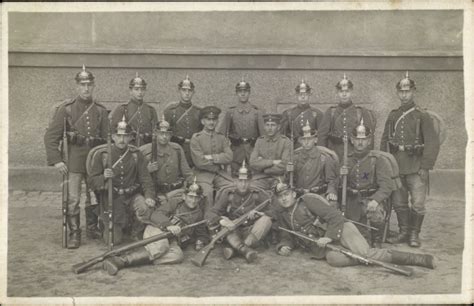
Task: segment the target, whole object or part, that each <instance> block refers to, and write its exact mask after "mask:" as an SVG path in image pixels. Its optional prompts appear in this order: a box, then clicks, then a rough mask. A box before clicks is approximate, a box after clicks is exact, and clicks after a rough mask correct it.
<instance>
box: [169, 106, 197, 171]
mask: <svg viewBox="0 0 474 306" xmlns="http://www.w3.org/2000/svg"><path fill="white" fill-rule="evenodd" d="M200 111H201V108H200V107H198V106H196V105H194V104H191V103H189V104H186V103H183V102H172V103H170V104H169V105H168V106H167V107H166V108H165V110H164V111H163V112H164V115H165V119H166V121H168V122H169V124H170V126H171V129H172V130H173V137H172V141H173V142H176V143H178V144H180V145H181V146H182V147H183V149H184V153H185V154H186V159H187V160H188V164H189V165H190V166H191V167H193V166H194V163H193V160H192V157H191V149H190V147H189V146H190V145H189V141H190V140H191V137H192V136H193V134H194V133H197V132H199V131H201V130H202V128H203V127H202V124H201V120H200V119H199V114H200Z"/></svg>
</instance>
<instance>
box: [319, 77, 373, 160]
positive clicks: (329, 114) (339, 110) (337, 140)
mask: <svg viewBox="0 0 474 306" xmlns="http://www.w3.org/2000/svg"><path fill="white" fill-rule="evenodd" d="M353 88H354V84H353V83H352V81H351V80H349V79H348V78H347V77H346V74H345V73H344V77H343V78H342V80H340V81H339V82H338V83H337V84H336V92H337V98H338V104H337V105H336V106H331V107H329V108H328V109H327V110H326V112H325V113H324V116H323V119H322V121H321V125H320V127H319V140H318V145H320V146H323V147H327V148H329V149H331V150H333V151H335V152H336V153H337V156H338V157H339V160H340V161H342V160H343V156H344V142H343V137H344V135H347V136H348V138H349V136H350V133H351V132H352V130H353V129H354V128H355V127H356V126H357V125H358V124H359V123H360V121H361V120H362V119H364V122H365V125H366V126H368V127H369V128H370V129H371V130H372V131H375V126H376V123H377V120H376V117H375V115H374V113H373V112H372V111H371V110H368V109H367V108H365V107H362V106H358V105H355V104H354V103H353V102H352V90H353ZM371 149H373V144H371Z"/></svg>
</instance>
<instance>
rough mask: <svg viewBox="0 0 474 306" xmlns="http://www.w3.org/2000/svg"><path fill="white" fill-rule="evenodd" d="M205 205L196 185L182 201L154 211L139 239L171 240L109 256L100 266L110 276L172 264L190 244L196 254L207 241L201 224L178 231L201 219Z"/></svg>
mask: <svg viewBox="0 0 474 306" xmlns="http://www.w3.org/2000/svg"><path fill="white" fill-rule="evenodd" d="M206 207H207V203H206V198H205V197H204V196H203V192H202V188H201V186H199V185H198V184H196V182H194V183H193V184H191V185H190V186H189V187H188V188H187V189H186V190H185V192H184V193H183V196H182V198H172V199H170V200H169V201H167V202H165V203H164V204H163V205H161V206H160V207H159V208H157V209H156V210H155V211H154V212H153V213H152V215H151V218H150V220H151V221H150V224H149V225H148V226H147V227H146V228H145V232H144V234H143V239H146V238H149V237H152V236H155V235H159V234H162V233H164V232H171V233H172V234H173V235H174V237H173V238H169V239H162V240H159V241H156V242H152V243H149V244H147V245H146V246H144V247H140V248H138V249H135V250H133V251H132V252H131V253H128V254H126V255H120V256H113V257H111V258H108V259H106V260H105V261H104V263H103V265H102V267H103V269H104V270H106V271H107V272H108V273H109V274H110V275H116V274H117V272H118V271H119V270H121V269H123V268H125V267H131V266H140V265H146V264H151V263H153V264H155V265H161V264H176V263H181V262H182V261H183V259H184V254H183V250H182V249H184V248H185V247H187V246H189V245H193V244H194V248H195V249H196V250H197V251H198V250H200V249H201V248H202V247H203V246H204V245H206V244H207V243H208V242H209V234H208V232H207V228H206V225H205V224H201V225H198V226H196V227H193V228H192V229H189V230H187V231H185V232H182V231H181V229H182V228H183V227H184V226H186V225H190V224H193V223H196V222H199V221H202V220H203V219H204V213H205V211H206Z"/></svg>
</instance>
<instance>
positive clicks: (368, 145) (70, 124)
mask: <svg viewBox="0 0 474 306" xmlns="http://www.w3.org/2000/svg"><path fill="white" fill-rule="evenodd" d="M94 79H95V78H94V75H93V74H92V73H91V72H90V71H88V70H86V69H85V67H83V69H82V71H80V72H79V73H78V74H77V75H76V78H75V80H76V83H77V90H78V96H77V97H76V98H74V99H69V100H66V101H64V102H63V103H61V104H60V105H59V106H58V107H57V108H56V110H55V113H54V116H53V118H52V120H51V122H50V124H49V127H48V129H47V131H46V134H45V137H44V142H45V147H46V153H47V162H48V165H51V166H54V167H56V168H57V169H58V170H59V171H60V172H61V173H62V174H63V175H64V176H65V177H68V187H69V188H68V190H67V209H66V216H65V217H66V220H67V226H68V229H69V233H68V237H67V238H68V241H67V248H71V249H74V248H78V247H80V245H81V228H80V227H81V226H80V217H79V216H80V210H79V202H80V196H81V186H82V182H83V181H85V182H86V189H87V191H86V195H87V196H88V198H89V197H90V190H92V191H93V192H94V195H95V198H96V202H97V203H98V205H94V204H95V203H94V204H93V203H92V202H93V201H90V200H89V201H87V202H86V207H85V210H86V213H85V217H86V234H87V236H88V238H94V239H97V238H101V237H102V238H103V239H104V241H105V243H107V244H112V245H113V244H115V245H118V244H120V243H123V242H124V241H125V237H126V235H129V236H130V237H131V238H132V239H136V240H139V239H146V238H149V237H153V236H155V235H159V234H161V233H163V232H170V233H172V234H173V237H174V238H171V239H162V240H159V241H155V242H152V243H149V244H147V245H145V246H143V247H140V248H138V249H135V250H133V251H131V252H128V253H126V254H121V255H119V256H114V257H111V258H108V259H107V260H105V261H104V263H103V268H104V269H105V270H107V271H108V273H109V274H111V275H115V274H116V273H117V272H118V270H120V269H122V268H124V267H126V266H134V265H142V264H150V263H154V264H163V263H178V262H181V261H182V260H183V257H184V255H183V251H182V249H183V248H184V247H186V246H187V245H189V244H191V245H193V246H194V248H195V250H196V251H198V252H199V251H200V250H201V249H202V248H203V247H204V246H206V245H207V244H208V243H209V242H210V241H211V239H212V237H213V234H215V233H216V232H218V231H219V229H222V228H225V229H227V230H228V232H229V233H228V234H227V235H226V237H225V241H223V246H222V249H223V255H224V257H225V258H226V259H230V258H232V257H233V256H235V255H241V256H243V257H244V258H245V259H246V260H247V261H248V262H249V263H250V262H253V261H254V260H255V259H256V258H257V251H256V250H255V248H256V247H257V246H260V245H267V246H273V247H275V248H276V251H277V253H278V254H280V255H283V256H288V255H290V253H291V251H292V250H293V249H294V248H296V247H301V248H303V249H305V250H308V251H310V252H312V254H313V255H314V256H315V257H316V258H319V259H323V258H326V260H327V261H328V263H329V264H330V265H332V266H347V265H354V264H357V263H358V262H357V261H356V260H354V259H353V258H351V257H348V256H346V255H344V254H341V253H339V252H334V251H331V250H330V249H328V248H327V246H328V244H336V245H342V246H343V247H344V248H346V249H349V250H351V251H352V252H354V253H356V254H359V255H361V256H364V257H367V258H373V259H377V260H380V261H384V262H391V263H396V264H401V265H419V266H423V267H428V268H434V259H433V256H431V255H425V254H415V253H408V252H400V251H396V250H388V249H383V248H381V246H382V242H384V241H383V237H382V236H383V232H384V229H385V225H386V224H385V223H386V222H387V216H388V215H390V214H391V209H392V205H393V208H394V210H395V212H396V215H397V219H398V225H399V232H398V234H397V235H392V236H391V237H389V238H388V242H390V243H394V244H395V243H408V245H409V246H411V247H419V246H420V244H421V243H420V238H419V233H420V230H421V227H422V223H423V219H424V216H425V214H426V209H425V199H426V194H427V190H428V173H429V170H431V169H432V168H433V166H434V164H435V161H436V158H437V155H438V151H439V146H440V144H439V140H438V137H437V135H436V131H435V130H434V125H433V121H432V118H431V117H430V116H429V115H428V114H427V113H426V112H425V111H424V110H422V109H421V108H419V107H418V106H417V105H416V104H415V102H414V94H415V90H416V86H415V82H414V81H413V80H412V79H410V78H409V76H408V74H407V75H406V76H405V78H403V79H402V80H400V81H399V82H398V83H397V85H396V89H397V93H398V97H399V99H400V102H401V106H400V107H399V108H398V109H395V110H393V111H391V112H390V114H389V116H388V119H387V122H386V123H385V127H384V131H383V136H382V141H381V145H380V150H381V151H385V152H388V153H390V154H392V155H393V157H394V159H393V160H396V163H397V166H398V168H399V175H400V179H399V181H400V180H401V184H400V186H399V185H397V184H396V183H395V178H394V177H393V171H391V169H392V168H393V166H394V165H392V164H390V159H387V158H386V156H387V154H388V153H386V154H385V155H384V154H376V153H375V152H380V151H377V150H373V149H374V147H375V145H374V131H375V129H376V118H375V116H374V113H373V112H372V111H370V110H368V109H366V108H364V107H361V106H357V105H355V104H354V103H353V102H352V99H351V94H352V91H353V87H354V86H353V83H352V82H351V81H350V80H349V79H348V78H347V77H346V75H344V77H343V79H342V80H341V81H339V82H338V83H337V84H336V91H337V97H338V99H339V101H338V104H337V105H336V106H331V107H330V108H329V109H328V110H327V111H326V112H324V113H323V112H321V111H320V110H319V109H317V108H315V107H314V106H313V105H311V104H310V97H311V93H312V88H311V87H310V85H309V84H308V83H307V82H305V81H304V80H303V81H301V83H300V84H298V85H297V86H296V88H295V94H296V100H297V104H296V106H294V107H292V108H290V109H288V110H286V111H284V112H283V114H276V113H264V112H263V111H262V109H260V108H259V107H257V106H256V105H254V104H252V103H251V102H250V101H249V100H250V93H251V87H250V84H249V83H248V82H246V81H244V80H243V79H242V81H240V82H238V83H237V85H236V87H235V92H236V100H237V101H236V105H235V106H232V107H230V108H229V109H228V110H227V111H226V112H225V115H223V116H221V115H220V113H221V110H220V109H219V108H218V107H216V106H206V107H199V106H197V105H195V104H193V102H192V97H193V94H194V89H195V86H194V84H193V82H192V81H191V80H190V79H189V77H188V76H186V78H185V79H184V80H183V81H181V82H180V83H179V84H178V93H179V97H180V100H179V102H171V103H169V104H168V105H167V106H166V108H165V109H164V111H163V115H162V116H161V118H160V119H158V116H157V113H156V110H155V109H154V108H153V107H152V106H150V105H149V104H147V103H146V102H145V101H144V97H145V94H146V89H147V83H146V81H145V80H144V79H143V78H142V77H140V76H138V74H137V75H136V77H134V78H133V79H132V80H131V81H130V84H129V88H130V101H129V102H128V103H125V104H122V105H119V106H117V107H116V108H115V109H114V110H113V111H112V112H111V113H110V114H109V113H108V111H107V109H106V108H105V107H104V106H103V105H101V104H100V103H98V102H96V101H95V100H94V99H93V91H94V87H95V83H94ZM220 117H221V120H219V118H220ZM64 135H66V136H67V137H66V138H64ZM108 139H109V141H108V145H105V143H107V140H108ZM110 139H111V140H112V141H110ZM64 141H66V142H67V152H62V151H61V147H63V146H61V142H64ZM63 151H64V150H63ZM65 153H67V154H65ZM64 155H67V157H68V158H67V160H65V159H64ZM110 182H111V183H110ZM110 187H112V188H110ZM109 198H110V200H111V201H112V202H113V203H112V206H113V208H112V211H113V214H110V211H108V208H107V207H106V206H107V204H106V203H108V200H109ZM409 200H410V204H409ZM265 201H266V202H267V204H268V205H266V206H265V208H264V209H261V210H255V207H256V206H257V205H259V204H261V203H263V202H265ZM389 203H391V204H392V205H388V204H389ZM241 217H245V218H246V219H247V221H246V222H245V223H244V225H242V226H236V224H235V222H234V221H235V220H236V219H238V218H241ZM201 220H207V222H206V223H200V224H199V225H197V226H195V227H192V228H191V229H187V230H184V231H182V230H181V229H182V228H183V227H185V226H187V225H190V224H194V223H196V222H198V221H201ZM281 228H286V229H288V230H291V231H295V232H298V233H301V234H303V235H308V237H312V238H315V242H316V243H309V242H308V241H305V240H302V239H300V238H298V237H296V236H294V235H291V234H290V233H289V232H287V231H281V230H279V229H281ZM110 231H112V232H110ZM363 234H364V235H363Z"/></svg>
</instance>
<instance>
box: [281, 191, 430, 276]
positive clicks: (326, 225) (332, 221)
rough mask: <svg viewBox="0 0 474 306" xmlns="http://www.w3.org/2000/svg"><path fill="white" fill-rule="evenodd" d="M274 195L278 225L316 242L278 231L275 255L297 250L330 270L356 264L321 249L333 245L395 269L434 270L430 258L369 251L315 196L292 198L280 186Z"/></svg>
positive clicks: (334, 211) (291, 193)
mask: <svg viewBox="0 0 474 306" xmlns="http://www.w3.org/2000/svg"><path fill="white" fill-rule="evenodd" d="M274 194H275V196H276V199H277V202H278V203H279V206H280V207H281V209H282V210H281V211H280V212H279V214H278V215H277V216H278V222H277V223H278V225H279V226H281V227H283V228H288V229H290V230H293V231H296V232H301V233H303V234H305V235H308V236H310V237H313V238H315V239H317V241H318V243H317V245H315V244H313V243H308V241H307V240H302V239H298V238H296V237H294V236H291V235H290V234H289V233H287V232H285V231H282V232H281V234H282V235H281V236H282V239H281V242H280V243H279V244H277V252H278V254H279V255H282V256H289V255H290V254H291V251H292V249H294V248H296V247H298V246H299V247H301V248H303V249H305V250H307V251H310V252H311V253H312V257H314V258H316V259H324V258H326V260H327V262H328V263H329V264H330V265H331V266H334V267H345V266H353V265H357V264H359V262H358V261H357V260H355V259H353V258H351V257H348V256H346V255H344V254H342V253H339V252H337V251H327V250H326V249H325V246H326V245H327V244H328V243H331V242H335V243H340V244H341V245H342V246H343V247H345V248H347V249H349V250H350V251H352V252H354V253H356V254H358V255H361V256H363V257H367V258H371V259H376V260H380V261H385V262H390V263H394V264H399V265H415V266H421V267H426V268H430V269H434V267H435V265H434V258H433V256H432V255H424V254H414V253H406V252H400V251H395V250H387V249H376V248H370V247H369V245H368V244H367V241H366V240H365V239H364V237H362V235H361V234H360V232H359V231H358V230H357V228H356V227H355V225H354V224H352V223H350V222H344V217H343V215H342V214H341V212H339V211H338V210H337V209H335V208H334V207H332V206H331V205H329V203H328V202H327V201H326V200H325V199H324V198H323V197H321V196H319V195H316V194H305V195H303V196H301V197H299V198H296V193H295V192H294V191H293V190H292V189H291V188H290V187H289V186H288V185H287V184H284V183H279V184H277V185H276V187H275V193H274Z"/></svg>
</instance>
